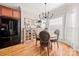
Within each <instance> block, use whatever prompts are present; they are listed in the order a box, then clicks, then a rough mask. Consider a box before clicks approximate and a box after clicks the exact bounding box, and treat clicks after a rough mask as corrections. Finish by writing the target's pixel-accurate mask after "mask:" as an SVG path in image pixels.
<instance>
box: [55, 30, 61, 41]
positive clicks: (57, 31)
mask: <svg viewBox="0 0 79 59" xmlns="http://www.w3.org/2000/svg"><path fill="white" fill-rule="evenodd" d="M54 34H56V35H57V40H58V39H59V34H60V31H59V30H58V29H56V30H55V32H54Z"/></svg>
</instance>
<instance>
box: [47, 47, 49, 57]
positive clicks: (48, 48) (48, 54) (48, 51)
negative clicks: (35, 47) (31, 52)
mask: <svg viewBox="0 0 79 59" xmlns="http://www.w3.org/2000/svg"><path fill="white" fill-rule="evenodd" d="M47 53H48V56H49V46H47Z"/></svg>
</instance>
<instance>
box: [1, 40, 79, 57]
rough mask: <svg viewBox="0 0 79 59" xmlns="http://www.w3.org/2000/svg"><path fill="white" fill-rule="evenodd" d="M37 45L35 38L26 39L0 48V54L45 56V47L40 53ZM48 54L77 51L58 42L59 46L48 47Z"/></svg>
mask: <svg viewBox="0 0 79 59" xmlns="http://www.w3.org/2000/svg"><path fill="white" fill-rule="evenodd" d="M39 47H40V46H39V42H38V44H37V46H36V45H35V40H27V41H26V42H25V43H22V44H18V45H14V46H11V47H7V48H4V49H0V56H47V51H46V49H45V50H43V51H42V53H41V54H40V48H39ZM50 56H79V52H77V51H74V50H73V49H72V48H71V47H69V46H68V45H66V44H63V43H61V42H59V48H57V46H56V44H55V45H54V44H53V47H52V50H51V49H50Z"/></svg>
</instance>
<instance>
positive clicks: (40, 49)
mask: <svg viewBox="0 0 79 59" xmlns="http://www.w3.org/2000/svg"><path fill="white" fill-rule="evenodd" d="M40 54H41V46H40Z"/></svg>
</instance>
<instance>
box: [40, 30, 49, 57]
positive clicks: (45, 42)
mask: <svg viewBox="0 0 79 59" xmlns="http://www.w3.org/2000/svg"><path fill="white" fill-rule="evenodd" d="M39 37H40V53H41V51H42V49H44V48H45V47H46V48H47V53H48V56H49V45H50V41H49V38H50V35H49V33H48V32H47V31H41V32H40V34H39Z"/></svg>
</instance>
